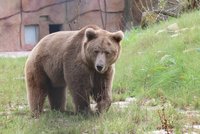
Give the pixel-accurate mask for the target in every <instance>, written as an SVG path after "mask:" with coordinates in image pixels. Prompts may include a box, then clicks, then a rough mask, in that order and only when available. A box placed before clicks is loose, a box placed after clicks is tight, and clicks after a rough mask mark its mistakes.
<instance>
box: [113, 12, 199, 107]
mask: <svg viewBox="0 0 200 134" xmlns="http://www.w3.org/2000/svg"><path fill="white" fill-rule="evenodd" d="M174 22H177V24H178V25H179V27H180V28H192V27H195V28H194V29H189V30H186V31H184V32H182V33H181V34H180V35H179V36H177V37H174V38H172V37H171V35H170V34H168V33H166V32H164V33H160V34H158V35H156V32H158V31H159V30H161V29H164V28H166V27H167V26H168V25H170V24H173V23H174ZM199 22H200V12H195V13H192V14H185V15H183V16H182V17H181V18H180V19H178V20H176V19H173V20H170V21H168V22H165V23H162V24H160V25H158V26H154V27H152V28H149V29H147V30H144V31H140V30H138V31H135V30H133V31H131V32H130V33H127V35H126V38H125V40H124V42H123V45H124V46H123V52H122V55H121V58H120V60H119V62H118V64H117V69H116V77H115V83H114V89H115V90H116V92H118V93H122V94H123V95H121V96H120V97H123V96H124V92H125V93H126V94H128V95H129V96H135V95H136V96H138V95H139V96H144V95H146V96H147V97H148V96H149V97H158V96H160V95H164V96H166V97H168V98H169V99H170V100H172V101H173V102H174V104H175V105H177V103H178V105H182V106H183V107H184V106H186V105H189V104H193V105H195V106H196V107H198V108H199V103H200V75H199V74H200V69H199V68H200V62H199V58H200V25H199ZM196 48H198V49H196ZM193 49H196V50H193ZM185 50H191V51H189V52H186V53H184V51H185ZM167 55H169V56H170V57H169V58H166V59H165V60H164V61H161V59H162V58H164V57H166V56H167Z"/></svg>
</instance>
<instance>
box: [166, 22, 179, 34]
mask: <svg viewBox="0 0 200 134" xmlns="http://www.w3.org/2000/svg"><path fill="white" fill-rule="evenodd" d="M166 29H167V32H168V33H172V34H175V33H178V32H179V30H180V29H179V26H178V24H177V23H174V24H171V25H169V26H168V27H167V28H166Z"/></svg>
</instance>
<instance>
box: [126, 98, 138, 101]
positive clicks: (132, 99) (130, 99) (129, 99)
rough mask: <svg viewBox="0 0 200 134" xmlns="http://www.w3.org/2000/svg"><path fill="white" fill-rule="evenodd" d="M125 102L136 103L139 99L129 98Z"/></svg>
mask: <svg viewBox="0 0 200 134" xmlns="http://www.w3.org/2000/svg"><path fill="white" fill-rule="evenodd" d="M125 101H126V102H136V101H137V99H136V98H134V97H128V98H126V99H125Z"/></svg>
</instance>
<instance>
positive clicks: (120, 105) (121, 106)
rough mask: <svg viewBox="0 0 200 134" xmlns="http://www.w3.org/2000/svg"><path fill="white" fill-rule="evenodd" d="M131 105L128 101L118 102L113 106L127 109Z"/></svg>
mask: <svg viewBox="0 0 200 134" xmlns="http://www.w3.org/2000/svg"><path fill="white" fill-rule="evenodd" d="M129 104H130V102H126V101H118V102H114V103H112V105H114V106H118V107H119V108H126V107H128V105H129Z"/></svg>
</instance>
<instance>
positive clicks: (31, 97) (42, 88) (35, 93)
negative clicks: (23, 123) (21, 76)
mask: <svg viewBox="0 0 200 134" xmlns="http://www.w3.org/2000/svg"><path fill="white" fill-rule="evenodd" d="M45 82H46V78H44V76H38V74H35V73H33V72H29V73H28V75H27V76H26V83H27V97H28V103H29V107H30V111H31V113H32V115H33V116H34V117H36V118H37V117H38V116H39V115H40V114H41V112H42V111H43V105H44V101H45V97H46V96H47V88H48V87H47V84H46V83H45Z"/></svg>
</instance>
